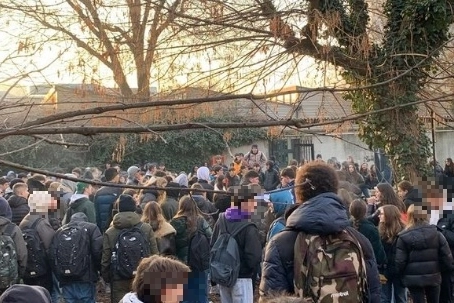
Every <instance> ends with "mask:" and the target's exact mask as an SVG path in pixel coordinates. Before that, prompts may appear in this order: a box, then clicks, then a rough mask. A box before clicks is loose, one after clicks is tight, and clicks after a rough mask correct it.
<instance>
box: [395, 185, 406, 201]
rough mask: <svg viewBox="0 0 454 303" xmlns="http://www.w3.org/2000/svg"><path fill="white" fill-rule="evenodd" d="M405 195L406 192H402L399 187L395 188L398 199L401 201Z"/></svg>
mask: <svg viewBox="0 0 454 303" xmlns="http://www.w3.org/2000/svg"><path fill="white" fill-rule="evenodd" d="M407 193H408V190H403V189H402V188H400V187H398V188H397V195H398V196H399V198H401V199H403V197H405V195H406V194H407Z"/></svg>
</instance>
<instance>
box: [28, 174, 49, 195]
mask: <svg viewBox="0 0 454 303" xmlns="http://www.w3.org/2000/svg"><path fill="white" fill-rule="evenodd" d="M46 181H47V179H46V176H44V175H41V174H34V175H33V176H32V177H31V178H29V179H28V180H27V185H28V190H29V191H30V193H33V192H34V191H46V190H47V187H46Z"/></svg>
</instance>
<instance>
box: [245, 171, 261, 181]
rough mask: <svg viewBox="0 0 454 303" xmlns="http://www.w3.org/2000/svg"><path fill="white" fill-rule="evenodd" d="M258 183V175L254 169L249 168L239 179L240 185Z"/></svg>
mask: <svg viewBox="0 0 454 303" xmlns="http://www.w3.org/2000/svg"><path fill="white" fill-rule="evenodd" d="M249 184H258V185H260V176H259V174H258V173H257V172H256V171H255V170H249V171H248V172H247V173H246V174H245V175H244V176H243V179H242V180H241V185H249Z"/></svg>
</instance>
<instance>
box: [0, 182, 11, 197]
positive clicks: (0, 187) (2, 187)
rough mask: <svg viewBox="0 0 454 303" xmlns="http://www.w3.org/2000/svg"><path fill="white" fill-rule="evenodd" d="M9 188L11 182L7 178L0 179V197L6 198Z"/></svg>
mask: <svg viewBox="0 0 454 303" xmlns="http://www.w3.org/2000/svg"><path fill="white" fill-rule="evenodd" d="M8 188H9V181H8V179H6V178H5V177H0V196H2V197H4V196H5V194H6V191H7V190H8Z"/></svg>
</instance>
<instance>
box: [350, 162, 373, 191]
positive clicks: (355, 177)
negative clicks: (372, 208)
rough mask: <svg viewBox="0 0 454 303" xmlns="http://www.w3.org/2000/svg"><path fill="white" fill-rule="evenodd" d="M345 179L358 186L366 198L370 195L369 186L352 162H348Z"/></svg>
mask: <svg viewBox="0 0 454 303" xmlns="http://www.w3.org/2000/svg"><path fill="white" fill-rule="evenodd" d="M347 181H348V182H350V183H351V184H353V185H355V186H357V187H359V189H361V193H362V194H363V195H364V197H366V198H369V197H370V194H369V188H368V187H367V185H366V183H365V182H364V178H363V176H362V175H361V174H360V173H359V172H358V171H357V170H356V166H355V165H354V164H352V163H350V164H348V171H347Z"/></svg>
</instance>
